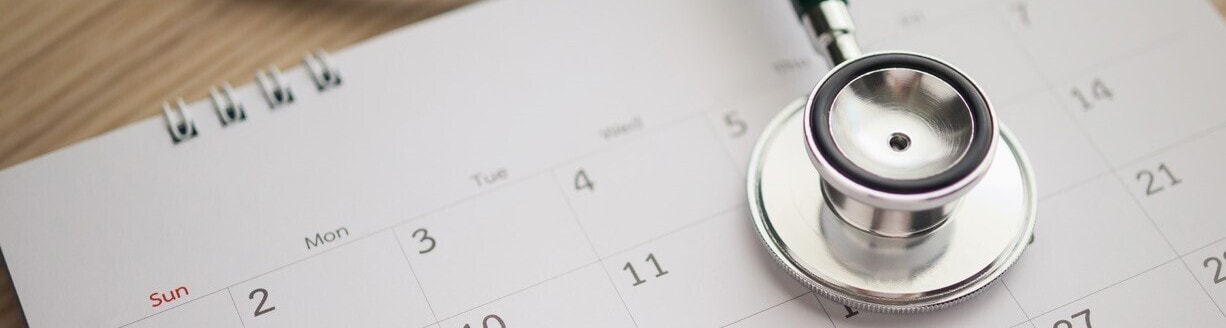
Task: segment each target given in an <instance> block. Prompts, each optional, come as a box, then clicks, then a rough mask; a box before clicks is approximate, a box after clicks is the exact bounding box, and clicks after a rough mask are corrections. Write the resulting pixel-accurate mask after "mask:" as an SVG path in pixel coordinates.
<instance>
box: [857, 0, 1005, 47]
mask: <svg viewBox="0 0 1226 328" xmlns="http://www.w3.org/2000/svg"><path fill="white" fill-rule="evenodd" d="M983 4H984V2H982V1H974V0H879V1H860V2H855V3H852V4H851V5H849V6H848V10H850V11H851V16H852V18H853V19H855V20H856V38H857V39H859V40H860V43H861V44H862V45H873V44H877V43H880V42H881V41H882V40H883V39H887V38H889V37H891V36H895V35H896V34H897V33H898V32H901V31H904V30H908V29H915V28H923V27H928V26H939V25H941V24H942V23H943V22H945V21H948V20H950V19H956V18H957V17H960V16H962V15H965V14H966V13H967V12H968V11H971V10H972V9H975V8H976V7H982V5H983Z"/></svg>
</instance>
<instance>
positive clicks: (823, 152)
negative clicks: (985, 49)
mask: <svg viewBox="0 0 1226 328" xmlns="http://www.w3.org/2000/svg"><path fill="white" fill-rule="evenodd" d="M908 151H910V152H908ZM747 177H748V181H747V188H748V195H749V204H750V211H751V212H752V215H753V223H754V225H755V228H756V231H757V232H758V235H759V237H760V239H761V241H762V243H763V245H764V246H765V247H766V249H767V250H768V252H769V253H770V254H771V255H772V257H774V259H775V260H776V261H777V262H778V263H779V264H780V265H781V266H782V267H783V268H784V269H785V270H787V271H788V272H789V273H790V274H791V275H792V276H793V277H794V278H795V279H796V280H798V281H800V282H802V283H804V284H805V285H807V286H809V287H810V288H812V289H813V290H814V291H816V292H817V293H818V294H820V295H822V296H825V297H827V298H830V299H832V300H834V301H836V302H838V303H842V304H844V305H847V306H851V307H853V308H857V309H862V310H866V311H871V312H883V313H916V312H926V311H932V310H937V309H941V308H945V307H949V306H953V305H956V304H958V303H961V302H962V301H965V300H966V299H968V298H970V297H971V296H974V295H976V294H978V293H979V292H981V291H983V290H986V289H987V288H988V287H989V286H990V285H991V284H992V283H993V282H995V280H996V279H997V278H999V277H1000V276H1001V274H1003V273H1004V272H1005V271H1006V270H1007V269H1008V268H1009V267H1010V266H1012V265H1013V263H1015V262H1016V261H1017V259H1018V258H1019V257H1020V256H1021V253H1022V251H1023V250H1024V249H1025V247H1026V246H1027V245H1028V244H1029V241H1030V239H1031V235H1032V233H1033V230H1034V223H1035V211H1036V205H1037V204H1036V202H1037V189H1036V188H1035V181H1034V174H1033V172H1032V170H1031V167H1030V164H1029V160H1028V159H1027V158H1026V155H1025V153H1024V152H1023V151H1022V149H1021V146H1020V145H1019V143H1018V141H1017V139H1016V138H1015V137H1014V136H1013V134H1012V133H1011V132H1010V131H1009V130H1008V129H1007V128H1005V127H1004V126H1003V125H1000V124H998V123H996V120H995V117H994V114H993V113H992V110H991V107H990V103H989V102H988V100H987V98H986V97H984V96H983V93H982V91H981V90H980V88H979V87H978V86H977V84H975V83H974V82H973V81H972V80H971V79H969V78H967V77H966V76H965V75H964V74H962V73H961V72H960V71H959V70H957V69H956V68H954V67H953V66H951V65H949V64H947V63H944V62H942V61H939V60H937V59H934V58H931V57H928V56H924V55H919V54H914V53H906V52H884V53H874V54H868V55H865V56H862V57H858V58H855V59H852V60H849V61H846V62H843V63H840V64H839V65H837V66H836V67H835V68H833V69H831V71H830V72H829V73H827V74H826V76H825V77H823V78H822V80H821V82H819V83H818V85H817V87H815V88H814V91H813V93H812V94H811V95H810V97H809V98H808V99H807V100H806V99H798V100H797V101H795V102H793V103H792V104H790V105H788V106H787V107H786V108H785V109H784V110H783V111H782V112H781V113H780V114H778V115H777V116H776V117H775V118H774V119H773V120H772V122H771V123H770V124H769V125H768V127H767V128H766V130H765V132H764V133H763V135H762V136H761V137H760V139H759V140H758V144H757V145H756V147H755V149H754V152H753V157H752V160H751V162H750V166H749V172H748V175H747Z"/></svg>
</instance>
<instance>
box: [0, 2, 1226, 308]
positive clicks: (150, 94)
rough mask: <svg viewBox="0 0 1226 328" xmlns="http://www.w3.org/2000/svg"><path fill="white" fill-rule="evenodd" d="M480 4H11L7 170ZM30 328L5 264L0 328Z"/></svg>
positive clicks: (1, 102) (1, 40) (3, 98)
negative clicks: (267, 70) (311, 54)
mask: <svg viewBox="0 0 1226 328" xmlns="http://www.w3.org/2000/svg"><path fill="white" fill-rule="evenodd" d="M471 1H474V0H297V1H295V0H55V1H43V0H0V169H3V168H6V167H9V166H13V165H15V164H17V163H20V162H22V161H26V160H29V159H31V158H34V157H37V156H39V155H42V154H45V153H47V152H50V151H53V150H56V149H59V148H62V147H64V146H68V145H71V144H73V143H76V142H79V141H81V140H84V139H86V138H89V137H92V136H95V135H98V134H101V133H103V132H106V131H108V130H111V129H114V128H117V127H120V126H123V125H126V124H129V123H132V122H135V121H138V120H142V119H145V118H148V117H152V116H156V115H160V113H161V103H162V101H163V100H168V99H171V98H175V97H183V98H184V99H186V100H188V102H191V101H194V100H198V99H202V98H203V97H204V96H205V95H206V94H207V93H208V90H209V87H211V86H213V85H217V84H220V83H221V82H223V81H229V82H230V83H232V84H234V85H242V84H246V83H248V82H250V81H251V80H252V79H253V74H254V73H255V72H256V71H257V70H259V69H261V68H263V67H266V66H267V65H269V64H275V65H277V66H279V67H291V66H295V65H298V63H299V60H300V59H301V56H302V54H303V53H304V52H306V51H310V50H314V49H325V50H337V49H340V48H344V47H345V46H347V45H349V44H352V43H354V42H357V41H361V40H363V39H366V38H369V37H371V36H374V35H377V34H381V33H383V32H386V31H389V30H392V29H394V28H397V27H400V26H404V25H407V24H410V23H412V22H415V21H419V20H421V19H424V18H427V17H430V16H433V15H436V14H438V13H441V12H444V11H447V10H450V9H453V8H456V7H459V6H462V5H464V4H466V3H469V2H471ZM1210 1H1212V2H1213V3H1214V4H1215V5H1217V7H1218V10H1219V11H1220V12H1222V13H1223V14H1224V15H1226V0H1210ZM0 219H5V218H0ZM9 219H11V218H9ZM24 326H26V323H25V318H24V317H23V316H22V314H21V310H20V308H19V307H18V304H17V297H16V294H15V293H14V292H13V285H12V281H11V279H9V274H8V267H7V265H5V264H4V261H3V259H2V258H0V327H24Z"/></svg>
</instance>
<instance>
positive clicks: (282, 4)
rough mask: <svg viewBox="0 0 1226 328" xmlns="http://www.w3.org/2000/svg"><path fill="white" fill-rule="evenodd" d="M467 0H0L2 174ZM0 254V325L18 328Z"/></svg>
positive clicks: (19, 317)
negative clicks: (165, 108) (167, 106)
mask: <svg viewBox="0 0 1226 328" xmlns="http://www.w3.org/2000/svg"><path fill="white" fill-rule="evenodd" d="M471 1H473V0H434V1H426V0H405V1H399V0H382V1H380V0H332V1H323V0H315V1H291V0H175V1H166V0H56V1H41V0H0V77H2V78H0V168H5V167H9V166H12V165H15V164H17V163H20V162H23V161H26V160H29V159H31V158H34V157H37V156H39V155H42V154H45V153H47V152H50V151H53V150H56V149H59V148H62V147H64V146H68V145H71V144H73V143H76V142H79V141H81V140H84V139H86V138H89V137H92V136H95V135H98V134H101V133H103V132H106V131H109V130H111V129H114V128H117V127H120V126H123V125H126V124H129V123H132V122H135V121H138V120H142V119H145V118H148V117H152V116H156V115H159V114H160V111H161V103H162V101H163V100H167V99H171V98H175V97H183V98H184V99H187V100H188V101H189V102H190V101H192V100H197V99H201V98H203V97H204V96H205V95H206V94H207V93H208V90H209V87H211V86H213V85H217V84H220V83H221V82H223V81H229V82H230V83H232V84H234V85H241V84H245V83H248V82H249V81H251V80H252V79H253V74H254V73H255V72H256V71H257V70H259V69H261V68H264V67H266V66H267V65H269V64H275V65H278V66H280V67H290V66H295V65H298V64H299V61H300V60H301V58H302V54H303V53H305V52H306V51H310V50H315V49H325V50H337V49H340V48H344V47H345V46H347V45H350V44H353V43H354V42H357V41H361V40H364V39H367V38H369V37H371V36H374V35H378V34H381V33H384V32H387V31H390V30H392V29H395V28H397V27H401V26H404V25H407V24H410V23H413V22H415V21H419V20H422V19H424V18H427V17H430V16H433V15H436V14H438V13H441V12H444V11H447V10H450V9H453V8H456V7H459V6H461V5H464V4H466V3H469V2H471ZM24 326H26V323H25V318H24V317H23V316H22V313H21V310H20V308H19V307H18V304H17V298H16V294H15V293H14V292H13V285H12V281H11V280H10V279H9V273H8V267H7V265H4V262H3V259H0V327H24Z"/></svg>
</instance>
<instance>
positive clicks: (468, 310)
mask: <svg viewBox="0 0 1226 328" xmlns="http://www.w3.org/2000/svg"><path fill="white" fill-rule="evenodd" d="M592 265H600V260H595V261H591V262H587V263H583V264H581V265H579V266H576V267H574V268H572V269H570V270H566V272H562V273H559V274H556V275H553V276H552V277H549V278H545V279H544V280H541V281H539V282H536V283H533V284H531V285H528V286H525V287H523V288H520V289H516V290H514V291H512V292H510V293H507V294H505V295H502V296H499V297H495V298H494V299H491V300H488V301H485V302H484V303H481V304H478V305H477V306H473V307H470V308H468V309H465V310H463V311H460V312H457V313H456V314H453V315H450V316H448V317H446V318H443V319H440V320H439V321H438V322H443V321H447V320H451V319H452V318H455V317H458V316H461V315H464V314H465V313H468V312H472V311H473V310H476V309H480V308H481V307H483V306H486V305H490V304H493V303H494V302H497V301H501V300H502V299H504V298H507V297H511V296H515V294H519V293H521V292H523V291H526V290H529V289H532V288H534V287H536V286H540V285H544V284H545V283H548V282H550V281H554V280H555V279H558V278H561V277H565V276H566V275H569V274H572V273H575V272H577V271H579V270H583V269H584V268H587V267H590V266H592ZM600 269H601V270H604V268H600Z"/></svg>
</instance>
